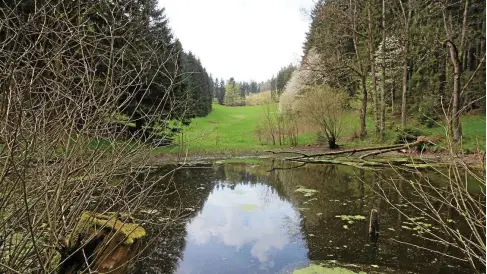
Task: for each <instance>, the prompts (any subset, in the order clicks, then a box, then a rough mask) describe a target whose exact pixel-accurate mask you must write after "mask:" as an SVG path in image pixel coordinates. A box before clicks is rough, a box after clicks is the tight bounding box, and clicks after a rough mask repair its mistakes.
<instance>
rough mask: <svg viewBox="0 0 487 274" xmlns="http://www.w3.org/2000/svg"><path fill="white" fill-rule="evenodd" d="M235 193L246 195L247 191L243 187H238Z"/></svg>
mask: <svg viewBox="0 0 487 274" xmlns="http://www.w3.org/2000/svg"><path fill="white" fill-rule="evenodd" d="M235 194H237V195H244V194H245V191H243V190H241V189H236V190H235Z"/></svg>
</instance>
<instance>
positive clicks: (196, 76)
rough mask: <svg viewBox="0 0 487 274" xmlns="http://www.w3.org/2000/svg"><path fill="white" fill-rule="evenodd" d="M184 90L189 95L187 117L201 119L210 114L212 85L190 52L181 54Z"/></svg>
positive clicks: (203, 69) (211, 81) (198, 61)
mask: <svg viewBox="0 0 487 274" xmlns="http://www.w3.org/2000/svg"><path fill="white" fill-rule="evenodd" d="M183 70H184V75H185V78H184V89H185V93H186V94H188V95H189V102H188V103H189V104H188V112H187V113H188V114H187V115H188V116H189V117H194V116H196V117H203V116H206V115H208V114H209V113H210V112H211V104H212V98H213V92H214V83H213V80H212V79H211V77H210V76H209V75H208V73H207V72H206V70H205V68H203V66H202V65H201V62H200V60H199V59H198V58H196V57H195V56H194V55H193V54H192V53H191V52H189V53H188V54H185V53H183Z"/></svg>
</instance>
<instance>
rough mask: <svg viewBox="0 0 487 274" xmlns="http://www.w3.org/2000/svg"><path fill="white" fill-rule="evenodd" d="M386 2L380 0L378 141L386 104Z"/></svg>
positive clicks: (381, 136)
mask: <svg viewBox="0 0 487 274" xmlns="http://www.w3.org/2000/svg"><path fill="white" fill-rule="evenodd" d="M385 14H386V2H385V0H382V50H381V55H382V64H381V69H382V77H381V79H380V80H381V81H380V86H381V90H380V134H379V142H382V141H383V138H384V133H385V127H386V119H385V118H386V117H385V116H386V104H385V87H386V79H385V78H386V66H385V59H386V51H385V48H386V17H385Z"/></svg>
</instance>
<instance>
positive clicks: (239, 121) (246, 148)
mask: <svg viewBox="0 0 487 274" xmlns="http://www.w3.org/2000/svg"><path fill="white" fill-rule="evenodd" d="M271 107H272V108H273V109H274V110H275V111H277V104H273V105H271ZM263 108H264V106H245V107H226V106H221V105H218V104H214V105H213V111H212V112H211V113H210V114H209V115H208V116H206V117H202V118H196V119H193V120H192V122H191V125H190V126H188V127H185V128H184V144H185V149H187V151H188V152H189V153H190V154H193V153H226V154H238V153H244V152H259V151H263V150H265V149H272V148H278V146H273V145H270V144H266V145H261V144H260V143H259V140H258V138H257V137H256V136H255V135H254V129H255V126H256V124H257V122H258V121H259V119H261V118H262V116H263ZM370 118H372V117H370ZM397 126H399V123H395V124H394V123H393V124H392V125H391V128H396V127H397ZM462 126H463V132H464V136H465V138H464V146H463V148H464V149H466V150H468V151H475V150H476V148H477V139H478V140H479V143H480V147H481V149H483V150H485V115H483V116H482V115H481V116H464V117H462ZM411 127H415V126H414V125H413V126H411ZM416 127H417V128H419V129H420V130H421V132H422V133H423V134H424V135H428V136H441V135H442V134H444V130H443V128H442V127H435V128H432V129H428V128H425V127H424V126H421V125H416ZM367 128H368V132H369V136H370V137H367V138H365V139H364V140H360V141H359V140H357V139H355V140H350V136H352V135H354V132H355V133H358V132H359V129H360V124H359V119H358V113H349V114H347V115H346V116H344V117H343V130H342V132H343V133H342V136H341V138H340V140H339V143H340V144H342V145H345V146H347V147H352V146H367V145H371V144H374V143H377V139H376V137H375V136H374V129H373V122H372V120H371V119H368V121H367ZM395 135H396V132H394V130H388V133H387V135H386V137H385V141H384V143H391V142H393V140H394V138H395ZM315 136H316V135H315V134H305V135H302V136H300V137H299V144H300V145H307V144H314V143H315ZM177 140H178V142H179V141H180V139H177ZM178 150H179V147H178V146H171V147H166V148H159V149H157V150H156V152H158V153H160V152H162V153H177V152H178Z"/></svg>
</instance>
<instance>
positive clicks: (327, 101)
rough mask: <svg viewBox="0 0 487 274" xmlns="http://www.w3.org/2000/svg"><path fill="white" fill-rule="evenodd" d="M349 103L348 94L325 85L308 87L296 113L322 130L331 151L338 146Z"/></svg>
mask: <svg viewBox="0 0 487 274" xmlns="http://www.w3.org/2000/svg"><path fill="white" fill-rule="evenodd" d="M346 103H347V96H346V94H345V93H344V92H343V91H341V90H338V89H333V88H331V87H329V86H325V85H313V86H306V87H304V88H303V89H302V91H301V93H300V97H299V98H298V101H297V102H296V111H297V112H298V113H299V114H300V115H302V116H303V117H304V119H305V120H307V121H308V122H309V123H310V124H313V125H315V126H317V127H319V128H320V134H322V135H323V136H324V137H325V138H326V140H327V141H328V146H329V148H330V149H335V148H338V145H337V144H336V141H337V139H338V138H339V136H340V133H341V130H342V120H341V119H342V116H343V113H344V111H345V106H346Z"/></svg>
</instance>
